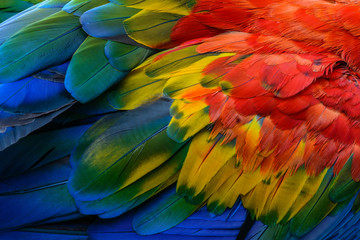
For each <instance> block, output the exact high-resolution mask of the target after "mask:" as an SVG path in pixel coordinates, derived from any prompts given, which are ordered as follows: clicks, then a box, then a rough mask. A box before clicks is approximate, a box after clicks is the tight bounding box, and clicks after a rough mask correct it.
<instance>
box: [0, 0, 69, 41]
mask: <svg viewBox="0 0 360 240" xmlns="http://www.w3.org/2000/svg"><path fill="white" fill-rule="evenodd" d="M18 1H21V0H18ZM68 1H69V0H62V1H57V3H56V4H54V3H53V4H51V3H50V2H48V1H45V2H42V3H40V4H38V5H35V6H33V7H30V8H28V9H26V10H25V11H22V12H21V13H19V14H17V15H16V16H14V17H12V18H9V19H7V20H6V21H4V22H2V23H1V25H0V33H1V34H0V45H1V44H2V43H3V42H4V41H5V40H7V39H8V38H10V37H11V36H12V35H13V34H14V33H16V32H17V31H19V30H20V29H21V28H23V27H25V26H26V25H28V24H31V23H34V22H37V21H39V20H41V19H43V18H46V17H48V16H50V15H52V14H54V13H56V12H58V11H60V10H61V8H62V7H63V6H64V5H65V3H66V2H68Z"/></svg>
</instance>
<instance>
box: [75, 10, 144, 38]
mask: <svg viewBox="0 0 360 240" xmlns="http://www.w3.org/2000/svg"><path fill="white" fill-rule="evenodd" d="M139 11H140V10H138V9H133V8H131V7H124V6H123V5H117V4H114V3H108V4H105V5H102V6H99V7H97V8H93V9H91V10H89V11H86V12H85V13H84V14H83V15H81V17H80V22H81V24H82V27H83V29H84V31H85V32H86V33H87V34H89V35H90V36H93V37H96V38H103V39H108V40H113V41H119V42H123V43H130V44H136V42H135V41H134V40H132V39H131V38H129V37H128V36H127V33H126V31H125V28H124V20H125V19H127V18H129V17H131V16H133V15H134V14H136V13H138V12H139Z"/></svg>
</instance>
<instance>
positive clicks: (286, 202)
mask: <svg viewBox="0 0 360 240" xmlns="http://www.w3.org/2000/svg"><path fill="white" fill-rule="evenodd" d="M308 178H309V176H308V175H307V174H306V171H305V169H299V170H298V171H297V172H296V173H295V174H293V175H285V177H284V179H283V180H282V182H281V184H280V186H279V187H278V188H277V189H275V192H274V196H273V197H272V198H269V201H268V202H267V203H266V206H265V207H264V210H263V212H262V213H261V215H262V216H265V215H266V214H268V213H276V217H277V220H276V221H277V222H276V223H279V222H280V221H281V220H282V219H283V218H284V217H285V215H286V214H287V213H288V211H289V210H290V208H291V207H292V205H293V203H294V202H295V200H296V199H297V197H298V195H299V194H300V192H301V190H302V188H303V186H304V184H305V182H306V180H307V179H308Z"/></svg>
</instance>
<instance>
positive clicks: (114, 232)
mask: <svg viewBox="0 0 360 240" xmlns="http://www.w3.org/2000/svg"><path fill="white" fill-rule="evenodd" d="M234 208H235V209H236V210H235V211H234V210H229V209H228V210H226V211H225V212H224V214H222V215H220V216H212V215H211V214H209V213H208V212H207V210H206V207H203V208H201V209H200V210H198V211H197V212H195V213H193V214H192V215H191V216H190V217H189V218H187V219H186V220H184V221H183V222H182V223H180V224H179V225H177V226H175V227H174V228H172V229H170V230H167V231H165V232H162V233H158V234H154V235H149V236H141V235H138V234H137V233H136V232H135V231H134V230H133V228H132V225H131V220H132V218H133V215H134V211H131V212H129V213H127V214H125V215H123V216H121V217H118V218H115V219H109V220H98V221H96V222H94V223H93V224H92V225H90V227H89V230H88V233H89V237H90V239H91V240H107V239H109V240H110V239H122V240H128V239H129V240H130V239H134V240H142V239H143V240H151V239H153V240H154V239H167V240H180V239H181V240H205V239H209V240H212V239H219V240H220V239H222V240H235V239H236V237H237V235H238V233H239V229H240V227H241V226H242V224H243V223H244V220H245V217H246V210H245V209H244V208H243V207H242V206H241V204H240V203H238V205H237V206H234Z"/></svg>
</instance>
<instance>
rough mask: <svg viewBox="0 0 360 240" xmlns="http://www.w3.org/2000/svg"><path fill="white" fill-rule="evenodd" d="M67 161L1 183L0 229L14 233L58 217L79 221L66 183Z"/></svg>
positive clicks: (67, 173)
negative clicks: (12, 230)
mask: <svg viewBox="0 0 360 240" xmlns="http://www.w3.org/2000/svg"><path fill="white" fill-rule="evenodd" d="M70 171H71V168H70V166H69V163H68V159H64V160H59V161H57V162H54V163H52V164H49V165H45V166H43V167H40V168H36V169H34V170H32V171H29V172H27V173H25V174H23V175H21V176H17V177H12V178H7V179H4V180H2V181H1V182H0V229H3V230H6V229H14V228H18V227H22V226H26V225H30V224H34V223H40V222H43V221H45V220H51V219H54V218H59V217H66V216H72V217H77V216H78V215H77V214H76V213H77V212H78V210H77V208H76V206H75V203H74V201H73V199H72V197H71V195H70V194H69V192H68V189H67V186H66V183H67V179H68V177H69V175H70ZM9 216H11V217H9Z"/></svg>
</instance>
